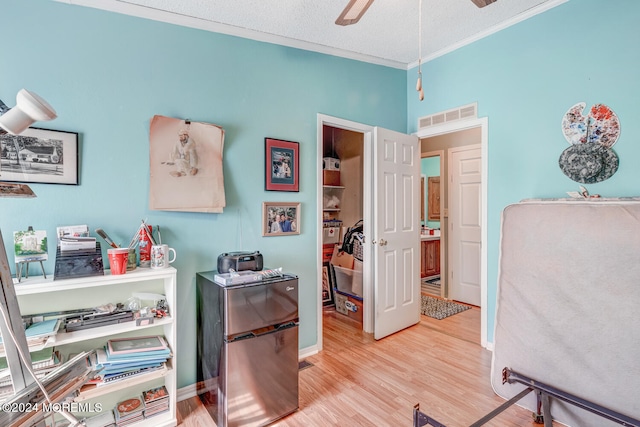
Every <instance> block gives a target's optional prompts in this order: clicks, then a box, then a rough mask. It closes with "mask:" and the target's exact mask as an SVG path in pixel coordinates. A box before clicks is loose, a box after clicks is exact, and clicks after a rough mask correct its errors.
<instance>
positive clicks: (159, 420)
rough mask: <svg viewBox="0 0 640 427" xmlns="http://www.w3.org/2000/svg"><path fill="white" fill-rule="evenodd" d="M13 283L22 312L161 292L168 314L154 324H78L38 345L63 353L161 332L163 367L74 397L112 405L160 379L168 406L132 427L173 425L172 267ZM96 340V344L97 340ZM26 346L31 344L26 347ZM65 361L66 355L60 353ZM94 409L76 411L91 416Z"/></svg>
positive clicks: (84, 305) (105, 407)
mask: <svg viewBox="0 0 640 427" xmlns="http://www.w3.org/2000/svg"><path fill="white" fill-rule="evenodd" d="M14 288H15V292H16V296H17V298H18V304H19V306H20V311H21V313H22V315H29V314H38V313H50V312H55V311H65V310H72V309H84V308H90V307H96V306H99V305H103V304H106V303H118V302H126V301H127V299H128V298H130V297H131V296H132V295H133V293H156V294H163V295H164V296H165V298H166V302H167V305H168V307H169V316H167V317H165V318H163V319H154V322H153V324H149V325H143V326H136V322H135V321H130V322H123V323H118V324H114V325H108V326H101V327H96V328H90V329H83V330H79V331H74V332H63V331H60V332H58V333H57V334H56V335H55V336H53V337H50V338H49V340H48V341H47V342H46V343H45V344H44V345H43V346H40V348H44V347H53V346H55V348H56V349H57V350H59V351H60V352H61V353H63V354H65V356H68V354H69V353H74V352H78V351H82V350H91V349H94V348H97V347H99V346H101V345H104V343H106V341H107V340H108V339H110V338H115V337H127V336H143V335H163V336H164V337H165V338H166V340H167V343H168V344H169V346H170V347H171V351H172V358H171V359H170V360H169V362H168V363H167V366H166V368H165V369H161V370H158V371H154V372H150V373H148V374H145V375H141V376H137V377H132V378H129V379H125V380H122V381H118V382H116V383H113V384H109V385H104V386H100V387H96V388H93V389H90V390H88V391H86V392H82V393H80V395H79V396H78V397H76V401H78V402H100V403H101V404H102V410H103V411H108V410H111V409H112V408H113V407H114V406H115V404H116V403H117V402H118V401H121V400H125V399H128V398H131V397H135V396H137V395H139V394H140V393H141V392H142V391H143V390H146V389H149V388H152V387H156V386H158V385H162V384H164V385H165V387H166V388H167V390H168V391H169V395H170V405H169V411H168V412H165V413H162V414H157V415H155V416H153V417H150V418H148V419H145V420H142V421H140V422H137V423H134V424H131V426H135V427H172V426H176V425H177V418H176V397H177V396H176V394H177V386H176V370H175V366H177V364H176V363H177V362H176V360H177V357H178V352H177V337H176V323H175V319H176V308H177V304H176V270H175V268H173V267H169V268H165V269H149V268H137V269H136V270H133V271H127V273H126V274H122V275H111V273H110V271H108V270H107V271H105V274H104V276H91V277H84V278H73V279H63V280H53V278H52V277H47V278H46V279H45V278H44V277H29V278H27V279H22V281H21V282H18V281H17V280H14ZM98 343H99V344H98ZM30 350H31V351H33V350H35V348H31V349H30ZM65 360H66V358H65ZM90 415H97V414H79V416H90Z"/></svg>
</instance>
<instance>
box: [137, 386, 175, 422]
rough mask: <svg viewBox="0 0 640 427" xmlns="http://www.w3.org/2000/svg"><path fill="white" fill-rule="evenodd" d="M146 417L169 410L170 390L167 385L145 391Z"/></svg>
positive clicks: (143, 393)
mask: <svg viewBox="0 0 640 427" xmlns="http://www.w3.org/2000/svg"><path fill="white" fill-rule="evenodd" d="M142 397H143V399H144V417H145V418H149V417H152V416H154V415H157V414H161V413H163V412H167V411H168V410H169V392H168V391H167V388H166V387H165V386H161V387H156V388H152V389H151V390H147V391H143V392H142Z"/></svg>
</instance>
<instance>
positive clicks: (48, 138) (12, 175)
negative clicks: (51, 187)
mask: <svg viewBox="0 0 640 427" xmlns="http://www.w3.org/2000/svg"><path fill="white" fill-rule="evenodd" d="M0 181H9V182H36V183H44V184H69V185H78V134H77V133H75V132H64V131H58V130H48V129H39V128H29V129H27V130H25V131H24V132H23V133H22V134H20V135H9V134H6V135H0Z"/></svg>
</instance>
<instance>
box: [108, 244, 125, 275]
mask: <svg viewBox="0 0 640 427" xmlns="http://www.w3.org/2000/svg"><path fill="white" fill-rule="evenodd" d="M107 255H108V256H109V267H110V268H111V274H124V273H126V272H127V261H128V260H129V249H128V248H114V249H107Z"/></svg>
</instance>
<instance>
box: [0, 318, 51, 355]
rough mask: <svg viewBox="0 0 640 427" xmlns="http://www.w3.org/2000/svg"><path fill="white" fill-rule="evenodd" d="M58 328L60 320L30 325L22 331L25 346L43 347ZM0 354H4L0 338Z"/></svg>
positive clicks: (0, 338)
mask: <svg viewBox="0 0 640 427" xmlns="http://www.w3.org/2000/svg"><path fill="white" fill-rule="evenodd" d="M59 328H60V319H50V320H44V321H42V322H35V323H32V324H31V325H29V326H28V327H27V328H26V329H25V330H24V334H25V336H26V338H27V345H28V346H29V347H38V346H42V345H45V344H46V342H47V340H48V339H49V337H51V336H54V335H56V334H57V333H58V329H59ZM0 352H4V343H3V340H2V337H0Z"/></svg>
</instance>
